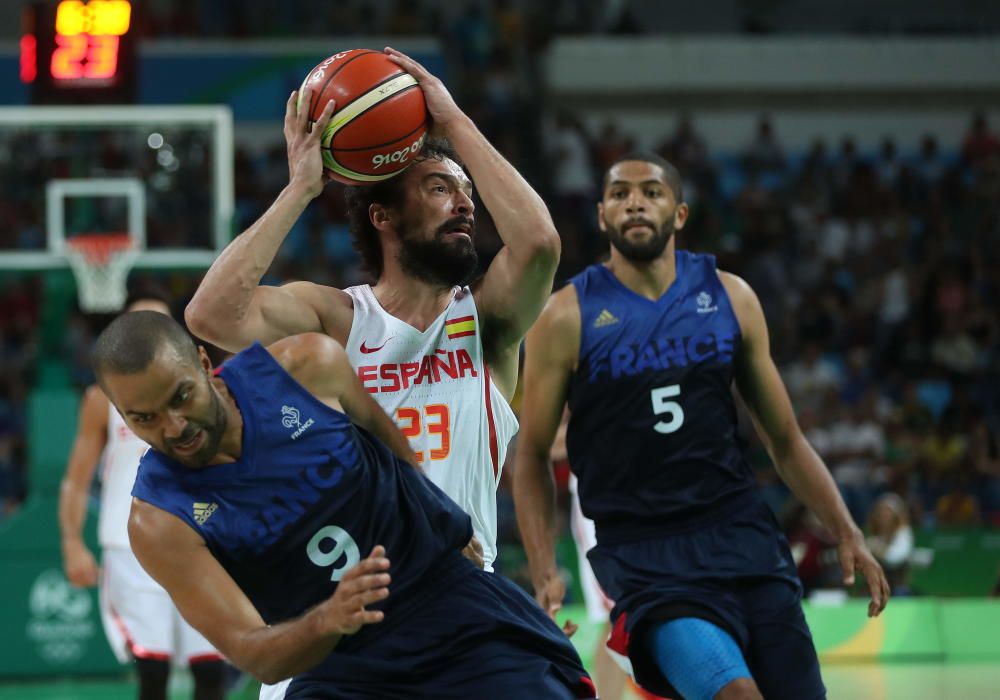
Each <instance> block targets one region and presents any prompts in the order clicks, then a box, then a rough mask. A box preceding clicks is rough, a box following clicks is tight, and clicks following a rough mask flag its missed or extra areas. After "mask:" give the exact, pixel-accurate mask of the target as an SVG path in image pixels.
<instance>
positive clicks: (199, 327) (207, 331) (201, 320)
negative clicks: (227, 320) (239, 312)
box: [184, 296, 221, 344]
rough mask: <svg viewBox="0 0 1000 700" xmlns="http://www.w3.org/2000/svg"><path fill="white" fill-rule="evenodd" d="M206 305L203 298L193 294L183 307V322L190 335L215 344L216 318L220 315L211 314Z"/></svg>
mask: <svg viewBox="0 0 1000 700" xmlns="http://www.w3.org/2000/svg"><path fill="white" fill-rule="evenodd" d="M207 306H208V305H207V304H206V303H205V302H204V301H203V300H201V299H199V298H198V296H195V298H194V299H192V300H191V301H190V302H188V305H187V306H186V307H184V323H185V324H186V325H187V327H188V330H189V331H191V334H192V335H194V336H196V337H198V338H201V339H202V340H204V341H207V342H209V343H216V344H217V341H218V338H217V334H218V332H219V328H218V321H217V320H216V319H219V318H221V316H220V315H215V316H213V315H212V314H211V313H210V310H209V309H208V308H207Z"/></svg>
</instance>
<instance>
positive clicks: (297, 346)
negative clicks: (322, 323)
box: [267, 333, 352, 390]
mask: <svg viewBox="0 0 1000 700" xmlns="http://www.w3.org/2000/svg"><path fill="white" fill-rule="evenodd" d="M267 351H268V352H269V353H270V354H271V356H272V357H273V358H274V359H275V361H276V362H277V363H278V364H279V365H281V367H282V368H283V369H284V370H285V371H286V372H288V374H290V375H291V376H292V377H293V378H294V379H295V380H296V381H297V382H299V383H300V384H302V385H303V386H304V387H305V388H306V389H309V390H315V389H317V388H318V386H317V385H318V384H321V383H323V382H325V381H328V380H331V379H336V378H337V377H336V376H335V375H338V374H340V373H344V372H352V371H351V370H350V363H349V361H348V358H347V352H346V351H345V350H344V346H343V345H341V344H340V343H339V342H338V341H337V340H336V339H334V338H331V337H330V336H329V335H327V334H325V333H300V334H299V335H293V336H289V337H287V338H282V339H281V340H279V341H277V342H275V343H272V344H271V345H268V346H267Z"/></svg>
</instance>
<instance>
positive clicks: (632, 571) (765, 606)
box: [587, 495, 826, 700]
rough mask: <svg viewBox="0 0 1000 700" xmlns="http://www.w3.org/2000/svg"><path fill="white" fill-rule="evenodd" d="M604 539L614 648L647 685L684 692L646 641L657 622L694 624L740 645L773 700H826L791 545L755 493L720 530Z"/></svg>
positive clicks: (601, 577)
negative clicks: (696, 621) (722, 633)
mask: <svg viewBox="0 0 1000 700" xmlns="http://www.w3.org/2000/svg"><path fill="white" fill-rule="evenodd" d="M597 540H598V544H597V546H596V547H595V548H594V549H592V550H590V552H589V553H588V555H587V556H588V558H589V559H590V562H591V565H592V566H593V569H594V574H595V575H596V577H597V580H598V581H599V582H600V584H601V586H602V588H603V589H604V591H605V592H606V593H607V595H608V597H609V598H611V599H612V600H614V601H615V607H614V609H613V610H612V611H611V619H612V621H613V632H612V638H611V640H610V641H609V642H608V646H609V647H611V648H612V650H613V651H616V652H618V653H620V654H622V655H624V656H627V657H628V658H629V660H630V661H631V663H632V667H633V670H634V674H635V678H636V680H637V681H638V682H639V684H640V685H642V686H643V687H644V688H646V689H648V690H649V691H651V692H653V693H656V694H658V695H664V696H667V697H677V696H678V695H679V694H678V693H677V691H676V690H675V689H674V688H672V687H671V686H670V684H669V683H668V682H667V681H666V679H665V678H664V677H663V675H662V674H661V673H660V671H659V669H658V667H657V665H656V664H655V662H654V661H653V660H652V658H651V657H650V656H649V654H648V646H649V645H648V643H647V642H648V640H647V637H646V635H648V633H649V630H650V628H651V626H652V625H654V624H655V623H657V622H664V621H667V620H673V619H677V618H683V617H695V618H700V619H703V620H707V621H708V622H711V623H713V624H715V625H717V626H718V627H720V628H722V629H723V630H725V631H726V632H727V633H729V635H730V636H731V637H732V638H733V639H734V640H736V642H737V644H739V647H740V649H741V650H742V652H743V656H744V658H745V660H746V662H747V665H748V667H749V668H750V672H751V673H752V674H753V678H754V681H755V682H756V683H757V685H758V687H759V688H760V690H761V693H762V694H763V695H764V697H766V698H768V700H774V699H777V700H783V699H785V698H787V699H788V700H793V699H794V700H819V699H821V698H825V697H826V689H825V688H824V686H823V681H822V679H821V678H820V672H819V660H818V658H817V656H816V648H815V646H814V645H813V641H812V635H811V634H810V632H809V627H808V626H807V625H806V621H805V617H804V616H803V614H802V606H801V600H802V586H801V584H800V583H799V580H798V576H797V574H796V571H795V562H794V561H793V560H792V554H791V551H790V550H789V548H788V541H787V540H786V539H785V536H784V535H783V534H782V532H781V530H780V529H779V527H778V525H777V522H776V521H775V519H774V516H773V514H772V513H771V511H770V509H769V508H768V507H767V505H766V504H765V503H764V502H763V501H762V500H761V499H760V498H758V497H756V495H754V497H752V498H750V499H744V502H742V503H740V507H738V508H734V512H732V513H731V514H730V515H729V516H728V517H726V518H723V519H720V520H717V521H716V522H715V523H714V524H709V525H705V524H701V525H699V526H698V527H697V528H693V529H690V530H685V531H678V532H672V533H668V534H661V535H659V536H656V537H652V538H646V539H642V540H637V541H619V540H615V541H614V542H612V543H610V544H609V543H607V542H606V541H605V542H602V538H601V532H600V530H598V535H597Z"/></svg>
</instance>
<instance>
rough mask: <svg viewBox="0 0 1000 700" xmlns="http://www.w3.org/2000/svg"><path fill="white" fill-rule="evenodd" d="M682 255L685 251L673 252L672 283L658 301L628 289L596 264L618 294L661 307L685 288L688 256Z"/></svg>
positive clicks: (609, 271)
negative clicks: (673, 271)
mask: <svg viewBox="0 0 1000 700" xmlns="http://www.w3.org/2000/svg"><path fill="white" fill-rule="evenodd" d="M684 253H685V251H682V250H677V251H674V270H675V274H674V281H673V282H671V283H670V286H669V287H667V289H666V291H664V292H663V294H662V295H660V297H659V298H658V299H649V298H648V297H644V296H643V295H641V294H639V293H638V292H636V291H634V290H632V289H630V288H629V287H628V286H627V285H626V284H625V283H624V282H622V281H621V280H620V279H618V276H617V275H615V273H614V272H612V271H611V270H610V269H609V268H608V267H607V266H606V265H605V264H604V263H597V267H598V268H599V269H600V270H601V274H603V275H604V276H605V277H606V278H607V279H608V280H609V281H610V282H611V283H612V284H613V285H614V286H615V287H616V288H617V289H618V290H619V291H620V292H622V293H624V294H625V295H627V296H629V297H631V298H633V299H637V300H639V301H641V302H643V303H645V304H651V305H653V306H662V305H666V304H667V302H670V303H673V301H674V300H675V299H677V298H678V297H680V296H683V293H684V290H685V287H686V280H685V275H684V273H685V272H686V270H687V261H688V256H687V255H686V254H684Z"/></svg>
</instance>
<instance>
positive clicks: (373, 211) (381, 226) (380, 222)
mask: <svg viewBox="0 0 1000 700" xmlns="http://www.w3.org/2000/svg"><path fill="white" fill-rule="evenodd" d="M368 218H369V220H370V221H371V222H372V226H374V227H375V228H376V230H378V231H384V230H385V228H386V227H387V226H388V225H390V224H391V223H392V212H390V211H389V208H388V207H387V206H385V205H384V204H372V205H370V206H369V207H368Z"/></svg>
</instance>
